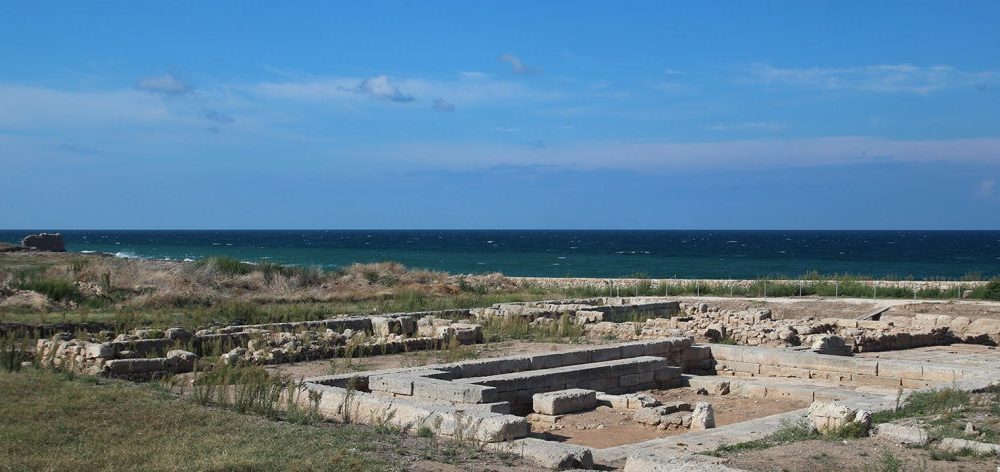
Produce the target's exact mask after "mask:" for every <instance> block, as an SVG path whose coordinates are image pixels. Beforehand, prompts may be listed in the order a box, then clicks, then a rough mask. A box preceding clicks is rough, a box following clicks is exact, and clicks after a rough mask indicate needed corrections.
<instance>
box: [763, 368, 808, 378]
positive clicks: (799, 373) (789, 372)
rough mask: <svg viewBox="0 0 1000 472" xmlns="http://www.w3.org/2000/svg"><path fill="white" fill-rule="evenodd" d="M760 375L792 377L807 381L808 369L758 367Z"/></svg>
mask: <svg viewBox="0 0 1000 472" xmlns="http://www.w3.org/2000/svg"><path fill="white" fill-rule="evenodd" d="M760 375H762V376H765V377H792V378H797V379H808V378H809V369H799V368H796V367H782V366H773V365H762V366H760Z"/></svg>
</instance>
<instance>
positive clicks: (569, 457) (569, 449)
mask: <svg viewBox="0 0 1000 472" xmlns="http://www.w3.org/2000/svg"><path fill="white" fill-rule="evenodd" d="M500 447H502V448H503V450H505V451H507V452H512V453H515V454H520V455H521V456H523V457H524V458H525V459H527V460H528V461H530V462H532V463H534V464H535V465H537V466H539V467H542V468H544V469H550V470H563V469H591V468H593V466H594V456H593V452H592V451H591V449H590V448H588V447H584V446H576V445H573V444H566V443H560V442H555V441H546V440H544V439H536V438H525V439H518V440H516V441H512V442H510V443H509V444H504V445H502V446H500Z"/></svg>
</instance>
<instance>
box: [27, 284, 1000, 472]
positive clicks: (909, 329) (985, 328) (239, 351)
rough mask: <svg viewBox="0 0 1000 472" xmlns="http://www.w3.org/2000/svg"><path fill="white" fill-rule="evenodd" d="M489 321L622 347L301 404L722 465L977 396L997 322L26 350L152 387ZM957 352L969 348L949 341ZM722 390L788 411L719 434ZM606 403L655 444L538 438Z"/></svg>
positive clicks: (666, 320) (422, 319) (728, 326)
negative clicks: (740, 449) (756, 450)
mask: <svg viewBox="0 0 1000 472" xmlns="http://www.w3.org/2000/svg"><path fill="white" fill-rule="evenodd" d="M493 317H520V318H522V319H525V320H529V322H530V323H535V324H544V323H550V322H551V320H555V319H563V318H565V317H568V319H570V320H571V321H572V322H574V323H578V324H580V325H581V326H582V327H583V328H584V331H585V333H586V335H587V336H588V337H589V338H591V339H593V340H595V341H600V342H607V341H609V340H612V341H618V340H627V342H613V343H610V344H597V345H584V346H574V347H572V348H570V349H568V350H562V351H558V352H547V353H542V354H533V355H520V356H508V357H501V358H493V359H476V360H469V361H463V362H455V363H447V364H435V365H427V366H422V367H412V368H399V369H386V370H374V371H367V372H356V373H350V374H342V375H326V376H319V377H312V378H307V379H305V380H304V381H303V383H302V388H304V389H306V390H308V393H309V394H308V395H297V396H296V398H295V401H296V402H298V403H299V404H300V405H301V406H302V407H304V408H309V409H312V410H313V411H315V412H316V413H318V414H319V415H321V416H323V417H325V418H327V419H330V420H332V421H340V422H352V423H361V424H372V425H381V426H394V427H398V428H400V429H401V430H404V431H407V432H410V433H414V434H415V433H418V432H419V433H420V434H427V433H430V434H434V435H439V436H444V437H450V438H455V439H459V440H463V441H475V442H477V443H480V444H483V445H485V446H486V447H489V448H493V449H496V450H501V451H508V452H513V453H516V454H519V455H522V456H524V457H525V458H526V459H527V460H529V461H532V462H533V463H535V464H536V465H537V466H538V467H540V468H546V469H571V468H577V469H592V468H601V469H604V470H607V469H609V468H614V469H624V470H626V471H633V472H638V471H649V470H729V469H727V468H726V467H725V466H724V465H721V464H718V463H715V462H713V461H715V459H712V458H711V457H708V456H704V455H699V454H697V453H698V452H703V451H709V450H712V449H714V448H716V447H718V446H720V445H723V444H734V443H739V442H745V441H750V440H754V439H761V438H763V437H766V436H767V435H768V434H770V433H772V432H774V431H777V430H778V429H779V428H781V427H782V425H783V424H786V423H787V422H789V421H793V422H794V421H808V422H809V423H810V424H812V425H813V427H815V428H816V429H819V430H826V429H830V428H837V427H842V426H843V425H845V424H848V423H860V424H865V423H866V422H868V423H870V417H871V414H872V413H875V412H878V411H882V410H886V409H891V408H895V407H896V406H897V405H898V404H899V403H900V402H901V401H902V400H903V399H905V397H906V396H907V395H909V393H911V392H914V391H919V390H924V389H933V388H940V387H942V386H948V387H952V388H959V389H962V390H967V391H979V390H982V389H985V388H987V387H989V386H991V385H993V383H994V382H995V381H996V380H995V379H997V378H1000V368H997V367H996V366H997V363H996V361H997V355H996V352H995V351H994V350H992V348H988V347H983V346H982V345H987V346H989V345H992V344H995V340H997V339H1000V323H997V322H995V321H993V320H968V319H962V318H960V317H957V318H953V317H948V316H942V315H916V316H914V317H912V318H910V317H891V316H882V317H881V318H880V319H860V320H859V319H838V318H830V319H811V318H806V319H787V320H776V319H773V318H772V317H771V313H770V312H768V311H767V310H762V309H752V310H745V311H727V310H721V309H717V308H713V307H710V306H708V305H707V304H696V305H687V304H682V303H678V302H676V301H671V300H667V299H663V298H657V297H631V298H592V299H575V300H562V301H545V302H530V303H505V304H497V305H494V306H492V307H489V308H484V309H473V310H452V311H448V312H423V313H400V314H392V315H382V316H374V317H359V316H353V317H339V318H332V319H328V320H320V321H309V322H300V323H276V324H269V325H246V326H232V327H223V328H213V329H206V330H199V331H197V332H195V333H186V332H184V331H183V330H176V329H174V330H166V331H165V332H164V333H163V334H162V337H157V338H153V339H151V338H150V337H151V336H152V335H153V334H154V333H150V332H134V333H131V334H129V335H125V336H120V337H119V338H117V339H114V340H110V341H105V342H89V341H83V340H73V339H61V338H59V337H58V336H57V337H56V339H52V340H41V341H39V349H38V353H39V355H40V356H41V357H42V359H43V362H44V359H46V358H48V359H49V361H48V362H51V363H52V365H61V366H64V367H65V366H82V367H84V368H85V369H86V371H87V372H89V373H97V374H99V375H109V376H121V377H126V378H143V377H146V378H148V377H155V376H157V375H165V374H167V373H172V372H183V371H185V370H190V368H191V367H192V366H193V364H194V359H193V358H192V356H195V355H196V353H198V352H201V351H200V350H204V349H206V348H207V346H219V345H223V346H235V347H232V348H231V349H227V350H226V352H225V353H224V355H223V356H222V358H223V359H224V361H226V362H230V363H232V362H246V363H256V364H273V363H280V362H292V361H303V360H313V359H324V358H329V357H332V356H343V355H344V354H346V353H347V351H348V349H356V348H358V347H359V346H365V347H364V349H365V350H367V351H368V354H372V355H377V354H381V353H386V354H388V353H398V352H405V351H411V350H419V349H428V348H433V347H435V346H440V345H441V343H443V342H460V343H475V342H482V340H483V332H482V329H481V328H480V327H479V325H478V324H475V323H471V322H469V320H470V319H471V320H476V321H480V322H483V321H486V320H489V319H491V318H493ZM454 319H462V320H466V321H459V322H455V321H452V320H454ZM156 334H158V333H156ZM718 341H725V342H726V343H719V342H718ZM963 342H964V343H976V344H979V345H980V346H974V345H967V344H955V343H963ZM227 343H231V344H227ZM953 344H954V346H950V347H947V348H943V349H947V351H940V350H934V349H941V348H936V347H935V346H948V345H953ZM179 346H184V347H187V348H188V349H187V350H178V347H179ZM904 349H909V350H904ZM53 353H55V354H53ZM678 388H683V389H690V390H691V391H696V392H697V394H699V395H701V396H699V398H700V399H702V400H703V401H691V402H687V401H660V400H658V399H657V398H655V397H654V395H652V394H651V393H656V392H663V391H668V392H669V391H671V390H672V389H678ZM726 395H729V396H731V397H729V398H747V399H770V400H778V401H780V402H784V403H787V404H789V405H792V404H794V405H799V406H796V407H790V408H792V409H791V410H790V411H784V412H782V413H777V414H771V415H769V416H763V417H754V418H753V419H750V420H748V421H743V422H739V423H730V424H718V422H717V421H716V420H717V417H716V412H715V409H714V407H713V402H715V401H717V400H716V399H721V398H723V396H726ZM600 408H604V409H610V410H612V411H614V412H618V413H620V414H621V415H622V417H623V418H626V419H627V421H628V422H631V423H632V424H635V425H639V426H638V427H641V428H646V430H647V431H662V434H667V436H663V437H656V438H654V439H648V440H637V441H636V442H633V443H630V444H620V445H615V446H610V447H590V446H586V445H580V444H570V443H567V442H560V441H549V440H546V439H545V438H546V436H545V435H544V434H543V433H545V432H547V431H550V430H552V431H555V432H558V427H559V425H560V423H561V422H562V421H564V420H565V419H566V418H570V417H572V416H573V415H581V414H587V413H588V412H591V411H595V409H600ZM865 428H867V426H865ZM879 428H880V430H885V431H884V432H881V433H879V434H891V433H893V432H894V429H893V428H894V427H893V426H886V425H880V426H879ZM896 429H899V428H896ZM897 433H898V432H897Z"/></svg>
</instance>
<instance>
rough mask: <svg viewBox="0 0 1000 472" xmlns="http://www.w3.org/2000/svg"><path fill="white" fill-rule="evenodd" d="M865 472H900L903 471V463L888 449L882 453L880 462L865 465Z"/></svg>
mask: <svg viewBox="0 0 1000 472" xmlns="http://www.w3.org/2000/svg"><path fill="white" fill-rule="evenodd" d="M864 470H865V472H900V471H902V470H903V461H902V460H900V459H899V458H898V457H896V456H895V455H893V453H892V452H891V451H889V450H888V449H886V450H883V451H882V455H881V456H879V458H878V460H876V461H875V462H873V463H871V464H867V465H865V468H864Z"/></svg>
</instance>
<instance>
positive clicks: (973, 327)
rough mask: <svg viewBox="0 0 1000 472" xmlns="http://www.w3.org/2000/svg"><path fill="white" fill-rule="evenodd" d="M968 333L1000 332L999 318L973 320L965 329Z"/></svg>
mask: <svg viewBox="0 0 1000 472" xmlns="http://www.w3.org/2000/svg"><path fill="white" fill-rule="evenodd" d="M966 332H967V333H969V334H997V333H1000V320H993V319H978V320H973V321H972V322H971V323H970V324H969V327H968V328H967V329H966Z"/></svg>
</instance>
